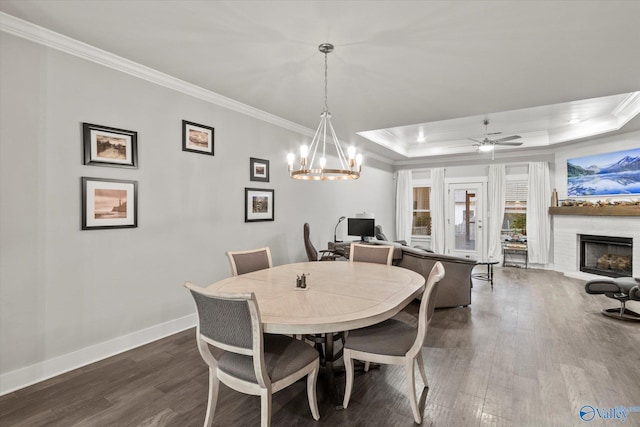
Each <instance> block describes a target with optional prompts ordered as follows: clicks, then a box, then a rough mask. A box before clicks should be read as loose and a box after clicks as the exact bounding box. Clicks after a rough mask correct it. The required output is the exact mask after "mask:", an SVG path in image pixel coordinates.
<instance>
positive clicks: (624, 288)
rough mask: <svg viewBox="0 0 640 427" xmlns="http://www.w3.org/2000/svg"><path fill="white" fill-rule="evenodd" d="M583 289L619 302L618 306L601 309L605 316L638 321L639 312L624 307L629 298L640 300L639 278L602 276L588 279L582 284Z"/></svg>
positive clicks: (639, 318) (639, 317) (639, 319)
mask: <svg viewBox="0 0 640 427" xmlns="http://www.w3.org/2000/svg"><path fill="white" fill-rule="evenodd" d="M584 290H585V292H586V293H588V294H591V295H605V296H606V297H608V298H611V299H615V300H618V301H619V302H620V307H615V308H605V309H603V310H602V314H604V315H605V316H608V317H613V318H614V319H619V320H631V321H640V314H639V313H636V312H635V311H633V310H630V309H628V308H627V307H626V304H627V301H629V300H636V301H640V278H635V279H634V278H633V277H618V278H615V279H612V278H608V277H603V278H600V279H594V280H589V281H588V282H587V283H586V284H585V285H584Z"/></svg>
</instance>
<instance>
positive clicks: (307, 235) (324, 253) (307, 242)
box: [302, 222, 340, 262]
mask: <svg viewBox="0 0 640 427" xmlns="http://www.w3.org/2000/svg"><path fill="white" fill-rule="evenodd" d="M302 235H303V237H304V249H305V250H306V251H307V258H309V261H311V262H313V261H335V260H336V259H337V258H340V255H338V254H335V253H334V252H333V251H330V250H329V249H322V250H320V251H318V250H316V247H315V246H313V243H311V230H310V228H309V223H308V222H305V223H304V226H303V227H302ZM318 252H319V253H320V258H319V259H318Z"/></svg>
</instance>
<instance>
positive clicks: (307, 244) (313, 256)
mask: <svg viewBox="0 0 640 427" xmlns="http://www.w3.org/2000/svg"><path fill="white" fill-rule="evenodd" d="M309 234H310V230H309V223H308V222H305V223H304V226H303V227H302V235H303V236H304V249H305V250H306V251H307V258H309V261H317V260H318V251H317V250H316V248H315V246H313V243H311V238H310V236H309Z"/></svg>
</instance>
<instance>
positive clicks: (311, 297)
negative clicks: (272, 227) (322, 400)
mask: <svg viewBox="0 0 640 427" xmlns="http://www.w3.org/2000/svg"><path fill="white" fill-rule="evenodd" d="M302 274H304V275H305V278H306V288H298V287H296V281H297V280H296V279H297V278H298V277H300V276H302ZM424 284H425V279H424V277H423V276H422V275H420V274H418V273H416V272H414V271H412V270H408V269H405V268H401V267H395V266H390V265H383V264H373V263H366V262H341V261H333V262H301V263H294V264H284V265H279V266H276V267H272V268H268V269H264V270H258V271H254V272H251V273H247V274H242V275H239V276H233V277H229V278H226V279H223V280H220V281H218V282H216V283H214V284H212V285H210V286H208V287H207V289H209V290H215V291H218V292H225V293H248V292H253V293H254V294H255V296H256V300H257V302H258V309H259V310H260V318H261V321H262V323H263V330H264V332H265V333H272V334H294V335H305V334H326V343H325V347H326V348H325V350H326V351H325V353H326V356H325V363H324V367H325V372H326V374H327V381H328V386H329V393H330V394H331V399H332V400H333V401H334V402H335V403H336V405H340V404H341V402H342V399H341V398H339V397H338V394H337V390H336V387H335V380H334V367H333V362H334V361H335V360H334V357H333V355H334V349H333V333H336V332H343V331H349V330H352V329H358V328H362V327H365V326H370V325H374V324H376V323H379V322H382V321H384V320H387V319H389V318H391V317H393V316H394V315H396V314H397V313H398V312H400V311H401V310H402V309H403V308H404V307H405V306H406V305H408V304H409V303H410V302H411V301H412V300H413V299H414V298H416V297H417V296H419V295H420V294H421V293H422V291H423V288H424Z"/></svg>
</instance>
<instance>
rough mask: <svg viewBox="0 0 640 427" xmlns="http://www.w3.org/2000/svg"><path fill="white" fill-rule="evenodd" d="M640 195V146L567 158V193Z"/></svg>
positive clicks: (583, 194)
mask: <svg viewBox="0 0 640 427" xmlns="http://www.w3.org/2000/svg"><path fill="white" fill-rule="evenodd" d="M634 194H640V148H632V149H629V150H625V151H616V152H613V153H602V154H596V155H593V156H587V157H578V158H575V159H568V160H567V196H568V197H591V196H627V195H634Z"/></svg>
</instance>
